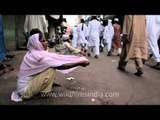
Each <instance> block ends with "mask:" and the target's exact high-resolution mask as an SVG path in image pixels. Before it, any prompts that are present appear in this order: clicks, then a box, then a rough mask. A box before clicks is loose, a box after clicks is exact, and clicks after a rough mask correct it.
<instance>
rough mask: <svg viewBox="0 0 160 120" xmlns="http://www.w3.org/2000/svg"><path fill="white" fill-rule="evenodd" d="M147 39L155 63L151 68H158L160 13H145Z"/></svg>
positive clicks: (159, 55)
mask: <svg viewBox="0 0 160 120" xmlns="http://www.w3.org/2000/svg"><path fill="white" fill-rule="evenodd" d="M146 27H147V40H148V46H149V50H150V52H151V54H153V58H154V60H155V61H156V62H157V64H156V65H153V66H151V67H152V68H155V69H158V70H160V53H159V47H158V38H159V36H160V15H146Z"/></svg>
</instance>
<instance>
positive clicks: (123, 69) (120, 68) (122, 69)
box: [117, 66, 125, 71]
mask: <svg viewBox="0 0 160 120" xmlns="http://www.w3.org/2000/svg"><path fill="white" fill-rule="evenodd" d="M117 69H119V70H121V71H125V68H124V67H120V66H118V67H117Z"/></svg>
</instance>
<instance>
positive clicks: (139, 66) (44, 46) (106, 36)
mask: <svg viewBox="0 0 160 120" xmlns="http://www.w3.org/2000/svg"><path fill="white" fill-rule="evenodd" d="M38 17H39V19H40V20H41V21H39V20H38ZM33 18H34V21H32V24H31V25H27V24H28V23H29V20H31V19H33ZM35 20H37V21H35ZM33 23H34V24H33ZM36 23H37V24H36ZM40 23H41V24H40ZM159 24H160V16H158V15H146V16H145V15H125V16H124V21H123V26H121V25H120V24H119V19H118V18H114V19H108V20H107V24H106V25H105V26H104V25H103V21H100V20H98V19H97V17H96V16H92V19H91V20H90V21H89V22H88V24H86V23H85V21H84V19H81V21H80V23H78V24H77V25H75V26H74V27H73V31H72V37H71V36H67V35H65V34H64V35H62V36H61V41H62V42H61V43H60V44H61V48H60V49H59V50H60V51H59V53H53V52H48V43H47V40H46V34H47V32H48V31H47V27H48V26H47V22H46V21H45V18H44V16H43V15H42V16H41V15H38V16H37V17H34V16H31V17H30V16H26V21H25V27H24V29H25V31H26V32H28V34H29V36H28V41H27V48H28V52H27V53H26V55H25V56H24V59H23V61H22V64H21V66H20V70H19V73H18V79H17V88H16V90H15V91H13V92H12V100H14V101H21V100H22V99H30V98H32V97H33V96H34V95H36V94H38V93H48V92H50V91H51V90H52V85H53V82H54V79H55V71H59V72H62V73H69V72H70V71H72V70H74V69H75V68H77V67H78V66H82V67H86V66H88V65H89V64H90V61H89V60H88V59H87V58H86V55H87V57H92V55H93V56H94V58H96V59H97V60H98V58H99V55H100V52H102V51H100V46H102V47H103V48H105V49H104V52H106V53H107V54H106V56H112V55H113V54H112V53H113V51H114V50H116V51H117V56H118V57H119V62H118V65H117V69H119V70H121V71H125V67H126V65H127V62H128V61H129V60H134V61H135V68H136V70H137V71H136V72H135V73H134V74H135V75H136V76H139V77H140V76H142V74H143V73H144V70H143V65H144V64H145V61H147V60H148V59H149V58H150V57H151V55H152V56H153V58H154V60H155V61H156V62H157V63H156V65H153V66H151V67H152V68H155V69H158V70H160V51H159V47H158V38H159V36H160V27H159ZM39 25H41V27H40V26H39ZM27 26H28V28H27Z"/></svg>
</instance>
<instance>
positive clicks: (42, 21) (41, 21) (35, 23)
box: [24, 15, 48, 36]
mask: <svg viewBox="0 0 160 120" xmlns="http://www.w3.org/2000/svg"><path fill="white" fill-rule="evenodd" d="M47 27H48V24H47V21H46V18H45V15H26V18H25V23H24V31H25V33H28V36H30V35H29V32H30V30H32V29H35V28H38V29H39V30H40V31H41V32H42V33H43V34H44V35H46V36H47V34H48V29H47Z"/></svg>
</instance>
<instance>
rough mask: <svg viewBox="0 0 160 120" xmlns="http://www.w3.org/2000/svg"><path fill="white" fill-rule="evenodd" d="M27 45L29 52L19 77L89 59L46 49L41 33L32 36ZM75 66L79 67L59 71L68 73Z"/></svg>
mask: <svg viewBox="0 0 160 120" xmlns="http://www.w3.org/2000/svg"><path fill="white" fill-rule="evenodd" d="M27 47H28V52H27V53H26V55H25V56H24V59H23V61H22V64H21V66H20V70H19V73H18V77H19V78H22V77H28V76H31V75H35V74H37V73H40V72H42V71H44V70H46V69H48V68H49V67H58V66H61V65H63V64H66V63H76V62H80V61H83V60H87V59H86V57H79V56H74V55H59V54H56V53H50V52H48V51H45V50H44V48H43V46H42V44H41V42H40V41H39V33H37V34H34V35H32V36H30V38H29V41H28V44H27ZM87 61H88V60H87ZM75 68H77V67H74V68H70V69H67V70H58V71H59V72H61V73H63V74H66V73H69V72H71V71H72V70H74V69H75Z"/></svg>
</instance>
